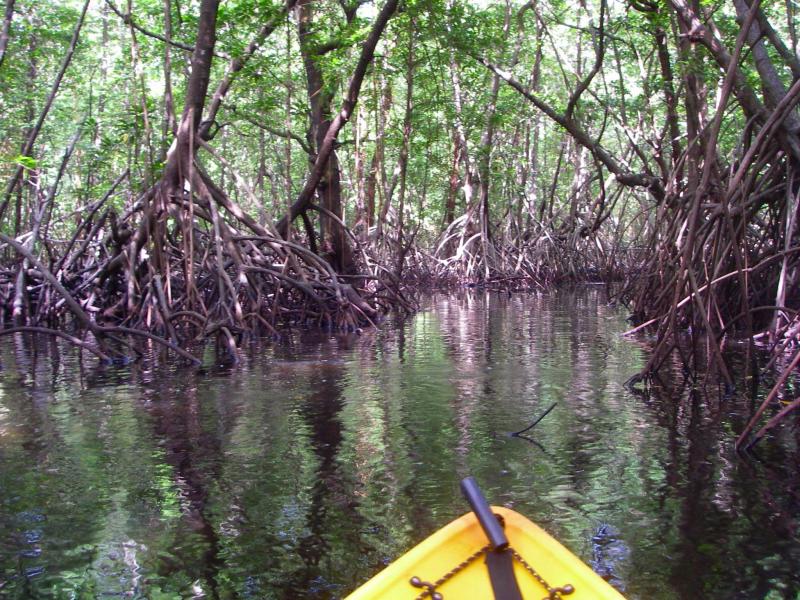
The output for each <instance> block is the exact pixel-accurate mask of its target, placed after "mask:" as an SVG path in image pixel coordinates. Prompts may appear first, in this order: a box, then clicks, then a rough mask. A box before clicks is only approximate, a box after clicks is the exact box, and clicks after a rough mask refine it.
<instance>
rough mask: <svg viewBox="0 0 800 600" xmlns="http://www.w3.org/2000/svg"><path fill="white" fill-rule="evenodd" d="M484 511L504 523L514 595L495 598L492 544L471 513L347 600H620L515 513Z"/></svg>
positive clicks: (567, 552) (374, 578) (564, 551)
mask: <svg viewBox="0 0 800 600" xmlns="http://www.w3.org/2000/svg"><path fill="white" fill-rule="evenodd" d="M486 508H487V509H489V510H491V512H492V513H493V514H494V515H495V517H499V518H498V521H501V522H503V521H504V525H503V532H504V533H505V535H506V536H507V540H508V544H509V546H508V548H507V549H506V550H504V552H506V553H508V554H510V557H509V558H507V561H508V563H509V567H508V569H511V567H510V565H511V564H512V563H513V574H514V577H513V578H514V579H516V582H517V585H518V593H516V595H514V594H512V595H508V594H506V593H498V589H497V586H495V587H493V585H492V578H493V577H494V575H492V576H490V572H489V568H488V567H487V555H489V554H491V553H492V550H491V546H492V544H491V543H489V542H488V540H487V534H486V532H485V530H484V528H483V527H482V526H481V523H479V520H478V518H477V517H476V515H475V513H468V514H466V515H464V516H463V517H460V518H458V519H456V520H455V521H453V522H452V523H450V524H449V525H446V526H445V527H443V528H442V529H440V530H439V531H437V532H436V533H434V534H433V535H432V536H430V537H429V538H428V539H426V540H424V541H423V542H421V543H420V544H419V545H418V546H416V547H414V548H412V549H411V550H409V551H408V552H407V553H406V554H404V555H403V556H401V557H400V558H398V559H397V560H396V561H395V562H393V563H392V564H391V565H389V566H388V567H387V568H386V569H384V570H383V571H381V572H380V573H378V574H377V575H375V577H373V578H372V579H370V580H369V581H368V582H366V583H365V584H364V585H362V586H361V587H360V588H358V589H357V590H356V591H355V592H353V593H352V594H351V595H350V596H348V597H347V600H373V599H381V600H394V599H396V600H400V599H403V600H412V599H415V598H416V599H419V600H424V599H425V598H432V599H437V598H443V599H444V600H470V599H475V600H484V599H486V600H491V599H492V598H501V597H502V598H523V599H524V600H542V599H549V598H552V599H554V600H555V599H562V598H563V600H573V599H574V600H603V599H615V600H620V599H622V600H624V598H623V596H622V595H621V594H620V593H619V592H618V591H617V590H615V589H614V588H613V587H611V586H610V585H609V584H608V583H607V582H606V581H604V580H603V579H602V578H601V577H600V576H599V575H597V574H596V573H595V572H593V571H592V570H591V569H590V568H589V567H588V566H587V565H586V564H584V563H583V562H582V561H581V560H580V559H579V558H578V557H576V556H575V555H574V554H572V553H571V552H570V551H569V550H567V549H566V548H565V547H564V546H562V545H561V544H560V543H558V542H557V541H556V540H555V539H553V538H552V537H551V536H549V535H548V534H547V533H545V531H544V530H542V529H541V528H540V527H538V526H537V525H535V524H534V523H532V522H530V521H529V520H528V519H526V518H525V517H523V516H522V515H520V514H519V513H516V512H514V511H513V510H509V509H507V508H502V507H499V506H493V507H491V508H489V507H488V506H487V507H486ZM500 560H501V561H502V560H504V559H502V558H501V559H500ZM465 561H466V563H467V564H464V562H465ZM412 580H413V583H412Z"/></svg>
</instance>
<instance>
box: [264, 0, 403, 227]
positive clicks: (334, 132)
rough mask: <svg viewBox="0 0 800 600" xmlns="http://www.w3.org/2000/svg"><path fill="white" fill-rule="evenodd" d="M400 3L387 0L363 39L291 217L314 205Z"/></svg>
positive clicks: (282, 221)
mask: <svg viewBox="0 0 800 600" xmlns="http://www.w3.org/2000/svg"><path fill="white" fill-rule="evenodd" d="M397 5H398V0H388V1H387V2H386V4H385V5H384V6H383V8H382V9H381V11H380V13H379V14H378V16H377V18H376V19H375V23H374V24H373V26H372V30H371V31H370V33H369V36H368V37H367V40H366V41H365V42H364V45H363V46H362V48H361V53H360V55H359V59H358V63H357V64H356V68H355V70H354V71H353V75H352V77H351V78H350V83H349V85H348V88H347V93H346V94H345V98H344V100H343V102H342V108H341V110H340V111H339V113H338V114H337V115H336V117H335V118H334V119H333V121H332V122H331V124H330V126H329V127H328V129H327V132H326V134H325V137H324V139H323V140H322V144H320V145H319V147H318V148H317V157H316V160H315V161H314V166H313V167H312V169H311V172H310V173H309V175H308V178H307V179H306V183H305V185H304V186H303V189H302V191H301V192H300V194H299V196H298V197H297V200H295V202H294V204H293V205H292V207H291V210H290V213H289V218H290V219H291V220H294V219H295V218H297V216H298V215H300V213H303V212H305V211H307V210H308V209H309V208H310V206H311V202H312V199H313V196H314V192H315V190H316V189H317V186H318V185H319V182H320V180H321V179H322V177H323V175H324V171H325V168H326V165H327V162H328V158H329V157H330V155H331V153H332V152H333V147H334V144H335V143H336V139H337V136H338V134H339V131H340V130H341V129H342V127H344V125H345V123H347V121H348V120H349V119H350V116H351V115H352V114H353V109H354V108H355V105H356V102H357V101H358V95H359V92H360V91H361V84H362V82H363V81H364V76H365V75H366V72H367V67H368V66H369V65H370V64H371V63H372V58H373V56H374V54H375V47H376V46H377V44H378V40H379V39H380V37H381V34H382V33H383V30H384V29H385V28H386V24H387V23H388V22H389V19H390V18H391V17H392V15H393V14H394V12H395V10H396V9H397ZM288 223H289V219H286V218H285V217H284V218H283V219H281V221H280V222H279V223H278V224H277V229H278V232H279V233H280V234H281V235H284V236H285V234H286V230H287V227H288Z"/></svg>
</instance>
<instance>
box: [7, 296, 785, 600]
mask: <svg viewBox="0 0 800 600" xmlns="http://www.w3.org/2000/svg"><path fill="white" fill-rule="evenodd" d="M628 326H629V325H628V324H627V323H626V322H625V314H624V312H622V311H620V310H618V309H615V308H613V307H611V306H609V305H608V302H607V298H606V296H605V293H604V291H603V290H602V289H601V288H588V289H580V290H577V291H571V292H559V293H554V294H547V295H513V296H511V297H508V296H506V295H500V294H491V293H482V292H480V293H473V294H467V293H464V294H459V295H441V296H433V297H431V298H429V299H427V300H426V302H425V305H424V309H423V310H422V311H421V312H419V313H418V314H416V315H414V316H413V317H411V318H409V319H407V320H405V321H402V322H397V323H393V322H387V323H385V324H384V325H383V326H382V327H381V328H380V329H379V330H377V331H366V332H363V333H362V334H361V335H355V334H352V335H331V334H323V333H319V332H301V333H298V334H296V335H294V336H293V337H292V338H291V339H288V340H284V341H281V342H274V343H265V344H261V345H257V346H256V345H254V346H252V347H250V348H248V349H246V350H245V355H246V356H245V358H244V361H243V363H242V364H240V365H238V366H236V367H230V366H227V367H226V366H218V367H212V368H209V369H207V370H206V371H205V372H203V373H197V372H195V371H193V370H191V369H189V368H187V367H179V366H175V365H174V363H169V362H167V361H164V360H161V359H159V358H158V357H156V356H151V357H149V358H148V359H146V360H142V361H139V362H136V363H133V364H130V365H127V366H122V367H114V368H110V367H100V366H98V365H97V364H96V359H94V358H92V357H90V356H85V357H83V358H82V359H81V358H80V357H79V356H78V354H77V352H76V351H75V350H74V349H72V348H68V347H65V346H63V345H61V343H60V342H54V341H51V340H49V339H41V338H37V339H36V340H35V342H34V340H33V339H32V338H28V337H21V336H18V337H16V338H13V339H12V338H3V339H2V340H0V344H2V345H0V361H1V362H2V370H0V597H3V598H101V597H128V598H152V599H160V598H339V597H342V596H344V595H346V594H347V593H348V592H349V591H351V590H353V589H354V588H355V587H356V586H357V584H358V583H359V582H361V581H364V580H365V579H366V578H368V577H369V576H370V575H372V574H373V573H375V572H377V571H378V570H379V569H380V568H381V567H382V566H383V565H385V564H387V563H388V562H389V561H391V560H392V559H393V558H394V557H396V556H398V555H399V554H400V553H402V552H403V551H405V550H406V549H408V548H409V547H411V546H412V545H413V544H415V543H416V542H418V541H420V540H421V539H423V538H424V537H426V536H427V535H428V534H430V533H431V532H433V531H434V530H435V529H436V528H438V527H440V526H442V525H443V524H445V523H447V522H448V521H449V520H451V519H453V518H455V517H456V516H458V515H460V514H462V513H463V512H465V510H466V509H465V505H464V503H463V501H462V500H461V498H460V496H459V494H458V491H457V490H458V481H459V480H460V478H462V477H464V476H466V475H474V476H475V477H476V478H477V479H478V481H479V482H480V483H481V484H482V486H483V487H484V491H485V492H486V494H487V496H488V497H489V498H490V500H491V501H492V502H493V503H495V504H503V505H506V506H509V507H511V508H514V509H515V510H518V511H520V512H522V513H523V514H525V515H527V516H529V517H530V518H531V519H533V520H535V521H536V522H538V523H539V524H540V525H542V526H543V527H544V528H545V529H547V530H548V531H549V532H550V533H552V534H553V535H555V536H556V537H557V538H558V539H559V540H560V541H561V542H562V543H563V544H565V545H566V546H567V547H569V548H570V549H571V550H572V551H573V552H575V553H576V554H578V555H579V556H581V557H582V558H583V559H584V560H585V561H586V562H588V563H589V564H590V565H591V566H592V567H593V568H594V569H595V570H597V571H598V572H600V573H601V574H603V575H604V576H605V577H607V578H608V579H609V580H610V581H611V582H612V583H613V584H614V585H616V586H617V587H618V588H619V589H620V590H622V591H623V592H624V593H625V595H626V596H627V597H629V598H631V599H633V598H640V599H654V600H658V599H673V598H676V599H684V598H685V599H694V598H712V597H713V598H749V599H752V598H769V599H773V598H774V599H777V598H791V599H795V598H800V566H799V565H800V538H799V537H798V519H800V475H799V473H800V450H799V449H798V448H799V447H800V443H799V442H800V433H798V430H797V428H794V429H792V428H791V427H785V428H783V429H782V430H781V431H780V432H779V433H778V434H777V435H776V436H775V437H773V438H772V439H770V440H767V441H766V442H765V443H763V444H762V445H761V446H760V448H759V451H758V454H756V455H755V456H752V457H745V458H742V457H740V456H738V455H737V454H736V453H735V452H734V450H733V440H734V439H735V434H736V432H738V431H740V430H741V429H742V426H743V423H744V422H745V420H746V418H747V416H748V415H749V414H750V411H751V410H752V400H751V399H749V398H748V397H747V396H746V394H744V392H739V391H737V392H734V393H727V394H726V393H725V390H723V389H720V388H718V387H716V386H713V385H702V384H701V383H697V382H692V381H691V380H687V378H686V377H685V375H684V374H683V373H682V372H681V370H680V369H679V367H677V366H676V367H675V370H674V373H668V375H667V376H666V377H665V378H664V383H663V384H662V385H659V386H655V387H654V388H653V389H652V390H651V393H650V394H648V395H638V394H634V393H631V392H630V391H628V390H626V389H625V388H624V387H623V382H624V381H625V380H626V379H627V378H628V377H629V376H630V375H632V374H633V373H635V372H636V371H637V369H638V368H640V367H641V366H642V365H643V363H644V361H645V359H646V346H647V340H646V339H641V340H639V341H636V340H629V339H625V338H623V337H621V336H620V333H621V332H622V331H624V330H625V329H626V328H627V327H628ZM217 358H218V357H216V356H215V355H214V354H213V352H212V351H209V354H208V355H207V356H206V360H205V362H206V364H214V363H215V362H216V361H217ZM734 362H735V357H734ZM741 387H746V386H741ZM554 403H556V407H555V408H554V409H553V411H552V412H551V413H550V414H549V415H548V416H547V417H546V418H545V419H543V420H542V421H541V422H540V423H539V424H538V425H537V426H536V427H535V428H534V429H533V430H531V431H530V432H529V436H528V439H524V438H518V437H510V436H509V435H508V434H509V432H512V431H516V430H519V429H522V428H523V427H525V426H526V425H528V424H529V423H531V422H532V421H533V420H534V419H535V418H536V417H537V416H539V415H540V414H542V413H543V412H544V410H546V409H547V408H548V407H550V406H551V405H552V404H554ZM442 591H443V592H445V598H446V597H447V595H446V588H445V589H443V590H442ZM409 597H413V594H412V595H410V596H409Z"/></svg>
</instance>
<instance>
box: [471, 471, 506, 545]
mask: <svg viewBox="0 0 800 600" xmlns="http://www.w3.org/2000/svg"><path fill="white" fill-rule="evenodd" d="M461 493H462V494H464V498H466V500H467V502H469V505H470V507H471V508H472V512H474V513H475V516H476V517H478V522H479V523H480V524H481V527H482V528H483V531H484V533H485V534H486V537H487V538H489V544H491V546H492V550H503V549H505V548H508V538H507V537H506V533H505V531H503V526H502V525H500V522H499V521H498V520H497V517H495V516H494V513H492V509H491V508H489V503H488V502H486V498H485V497H484V495H483V492H482V491H481V488H479V487H478V483H477V482H476V481H475V478H474V477H466V478H464V479H462V480H461Z"/></svg>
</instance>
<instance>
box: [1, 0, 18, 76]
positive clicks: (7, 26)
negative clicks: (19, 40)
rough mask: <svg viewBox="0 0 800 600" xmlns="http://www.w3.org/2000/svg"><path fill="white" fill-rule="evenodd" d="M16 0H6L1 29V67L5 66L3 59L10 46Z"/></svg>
mask: <svg viewBox="0 0 800 600" xmlns="http://www.w3.org/2000/svg"><path fill="white" fill-rule="evenodd" d="M14 2H15V0H6V10H5V15H4V16H3V28H2V29H0V68H2V66H3V59H5V57H6V49H7V48H8V40H9V38H10V32H11V21H12V19H13V18H14Z"/></svg>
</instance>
